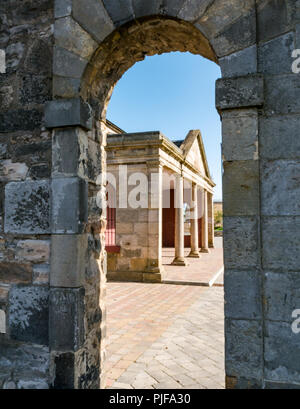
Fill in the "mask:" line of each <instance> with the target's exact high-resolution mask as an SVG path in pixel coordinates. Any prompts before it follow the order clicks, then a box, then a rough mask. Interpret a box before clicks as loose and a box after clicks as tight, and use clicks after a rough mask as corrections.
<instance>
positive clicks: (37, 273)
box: [32, 264, 50, 285]
mask: <svg viewBox="0 0 300 409" xmlns="http://www.w3.org/2000/svg"><path fill="white" fill-rule="evenodd" d="M49 277H50V266H49V264H36V265H35V266H33V279H32V283H33V284H36V285H47V284H48V283H49Z"/></svg>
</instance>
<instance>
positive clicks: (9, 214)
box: [4, 180, 50, 234]
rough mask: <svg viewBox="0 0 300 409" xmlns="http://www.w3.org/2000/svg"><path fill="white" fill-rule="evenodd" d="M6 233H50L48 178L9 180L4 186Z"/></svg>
mask: <svg viewBox="0 0 300 409" xmlns="http://www.w3.org/2000/svg"><path fill="white" fill-rule="evenodd" d="M4 230H5V232H6V233H18V234H46V233H50V184H49V181H48V180H40V181H25V182H11V183H8V184H7V185H6V186H5V223H4Z"/></svg>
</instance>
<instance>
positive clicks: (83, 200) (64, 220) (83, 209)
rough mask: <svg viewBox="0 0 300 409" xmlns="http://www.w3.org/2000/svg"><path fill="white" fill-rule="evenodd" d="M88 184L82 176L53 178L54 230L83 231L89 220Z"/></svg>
mask: <svg viewBox="0 0 300 409" xmlns="http://www.w3.org/2000/svg"><path fill="white" fill-rule="evenodd" d="M87 204H88V185H87V183H86V182H85V181H84V180H82V179H80V178H76V177H74V178H58V179H53V180H52V232H53V233H57V234H70V233H71V234H72V233H73V234H76V233H81V232H82V231H83V230H84V228H85V224H86V222H87V218H88V214H87Z"/></svg>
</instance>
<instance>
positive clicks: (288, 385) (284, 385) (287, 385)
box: [264, 381, 300, 390]
mask: <svg viewBox="0 0 300 409" xmlns="http://www.w3.org/2000/svg"><path fill="white" fill-rule="evenodd" d="M264 389H276V390H279V389H284V390H286V389H300V385H299V383H283V382H270V381H266V382H265V383H264Z"/></svg>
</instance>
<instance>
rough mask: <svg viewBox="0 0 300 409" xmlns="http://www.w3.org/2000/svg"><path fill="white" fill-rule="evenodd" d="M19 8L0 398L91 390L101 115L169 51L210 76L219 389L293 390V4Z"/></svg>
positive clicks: (11, 58)
mask: <svg viewBox="0 0 300 409" xmlns="http://www.w3.org/2000/svg"><path fill="white" fill-rule="evenodd" d="M28 3H30V2H28V1H27V2H2V3H1V6H0V8H1V17H2V16H3V18H2V23H3V24H2V26H3V28H4V32H3V35H1V39H0V48H1V52H0V54H1V55H0V57H1V62H0V65H1V67H0V71H1V72H0V75H1V90H0V94H1V95H0V104H1V112H0V138H1V149H0V151H1V169H2V171H1V206H0V210H1V223H0V225H1V226H0V227H1V237H2V238H1V262H0V344H1V348H0V353H1V359H0V371H1V372H0V388H10V387H12V388H20V389H21V388H29V387H33V388H34V387H36V388H45V387H46V388H47V387H54V388H98V387H99V385H101V383H102V382H103V381H104V380H103V376H102V375H103V374H104V371H102V369H101V365H102V363H103V362H104V355H105V354H104V350H105V345H103V344H104V343H105V341H104V340H105V271H106V265H105V264H106V260H105V250H104V241H105V227H106V215H105V205H104V202H105V186H104V181H105V178H104V175H105V163H106V160H105V152H104V147H105V139H106V134H105V129H104V127H103V121H104V120H105V111H106V108H107V103H108V100H109V97H110V95H111V92H112V89H113V86H114V84H115V83H116V81H117V80H118V79H119V78H120V76H121V75H122V73H124V72H125V71H126V70H127V69H128V68H129V67H130V66H132V64H134V62H135V61H137V60H140V59H143V57H144V55H151V54H156V53H160V52H169V51H175V50H180V51H190V52H194V53H195V54H200V55H203V56H205V57H207V58H210V59H211V60H213V61H216V60H217V58H216V57H215V55H217V57H218V62H219V64H220V66H221V68H222V77H223V78H222V79H220V80H218V81H217V84H216V106H217V108H218V110H219V112H220V113H221V115H222V137H223V148H222V152H223V158H222V159H223V168H224V177H223V186H224V237H225V247H224V256H225V299H226V304H225V317H226V320H225V335H226V336H225V339H226V353H225V356H226V385H227V387H228V388H245V387H247V388H284V387H288V388H298V387H299V379H300V375H299V373H300V369H299V359H297V357H298V356H299V348H298V346H299V342H298V338H297V336H298V335H297V334H298V331H297V328H295V325H296V321H297V320H296V321H295V322H294V323H293V324H294V325H293V326H292V328H291V317H292V318H296V316H295V313H297V310H294V308H297V302H298V301H297V294H298V292H297V291H296V289H297V288H299V283H298V281H299V280H298V275H299V255H300V252H299V240H298V238H299V227H298V226H299V200H298V199H297V198H299V184H297V183H295V180H297V177H296V176H297V175H298V174H299V138H298V129H299V116H300V115H299V112H300V111H299V103H298V101H299V88H298V87H297V81H298V77H297V72H298V67H297V62H298V60H297V59H295V58H297V53H295V50H294V48H297V47H298V42H299V27H298V23H299V2H295V1H294V2H293V1H289V0H287V1H278V0H265V1H255V0H247V1H240V0H230V1H224V0H203V1H202V0H201V1H200V0H195V1H194V0H186V1H182V2H179V1H174V0H126V1H123V0H114V1H111V0H89V1H84V0H72V1H69V0H68V1H64V0H55V1H46V2H45V1H44V2H42V3H41V4H38V5H35V6H34V7H28ZM145 16H150V17H148V18H146V17H145ZM151 16H152V17H151ZM153 16H155V17H153ZM123 24H125V25H123ZM53 28H54V29H53ZM199 30H200V31H199ZM200 32H201V33H202V34H201V33H200ZM120 47H121V48H120ZM212 49H213V50H214V52H213V51H212ZM41 50H42V51H41ZM3 51H4V52H3ZM45 55H46V56H47V58H46V59H45V58H40V57H41V56H45ZM295 55H296V57H294V56H295ZM51 57H53V64H51V63H50V61H51ZM46 60H47V61H46ZM6 62H7V63H6ZM6 70H7V72H4V71H6ZM101 121H102V122H101ZM295 175H296V176H295ZM177 183H178V185H180V186H182V181H181V180H177V179H176V184H177ZM178 200H182V196H180V197H178ZM180 218H182V214H180ZM112 220H113V219H112ZM183 228H184V224H183V225H182V224H181V230H182V229H183ZM179 256H180V255H179ZM179 258H180V257H179ZM38 260H39V261H38ZM179 261H182V260H179ZM41 264H46V265H41ZM154 264H155V263H154ZM153 267H157V266H155V265H154V266H153ZM287 300H288V302H287ZM170 304H172V302H170ZM296 315H297V314H296ZM293 330H295V331H293ZM194 352H195V351H194ZM195 353H196V352H195ZM25 368H26V369H25Z"/></svg>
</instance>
